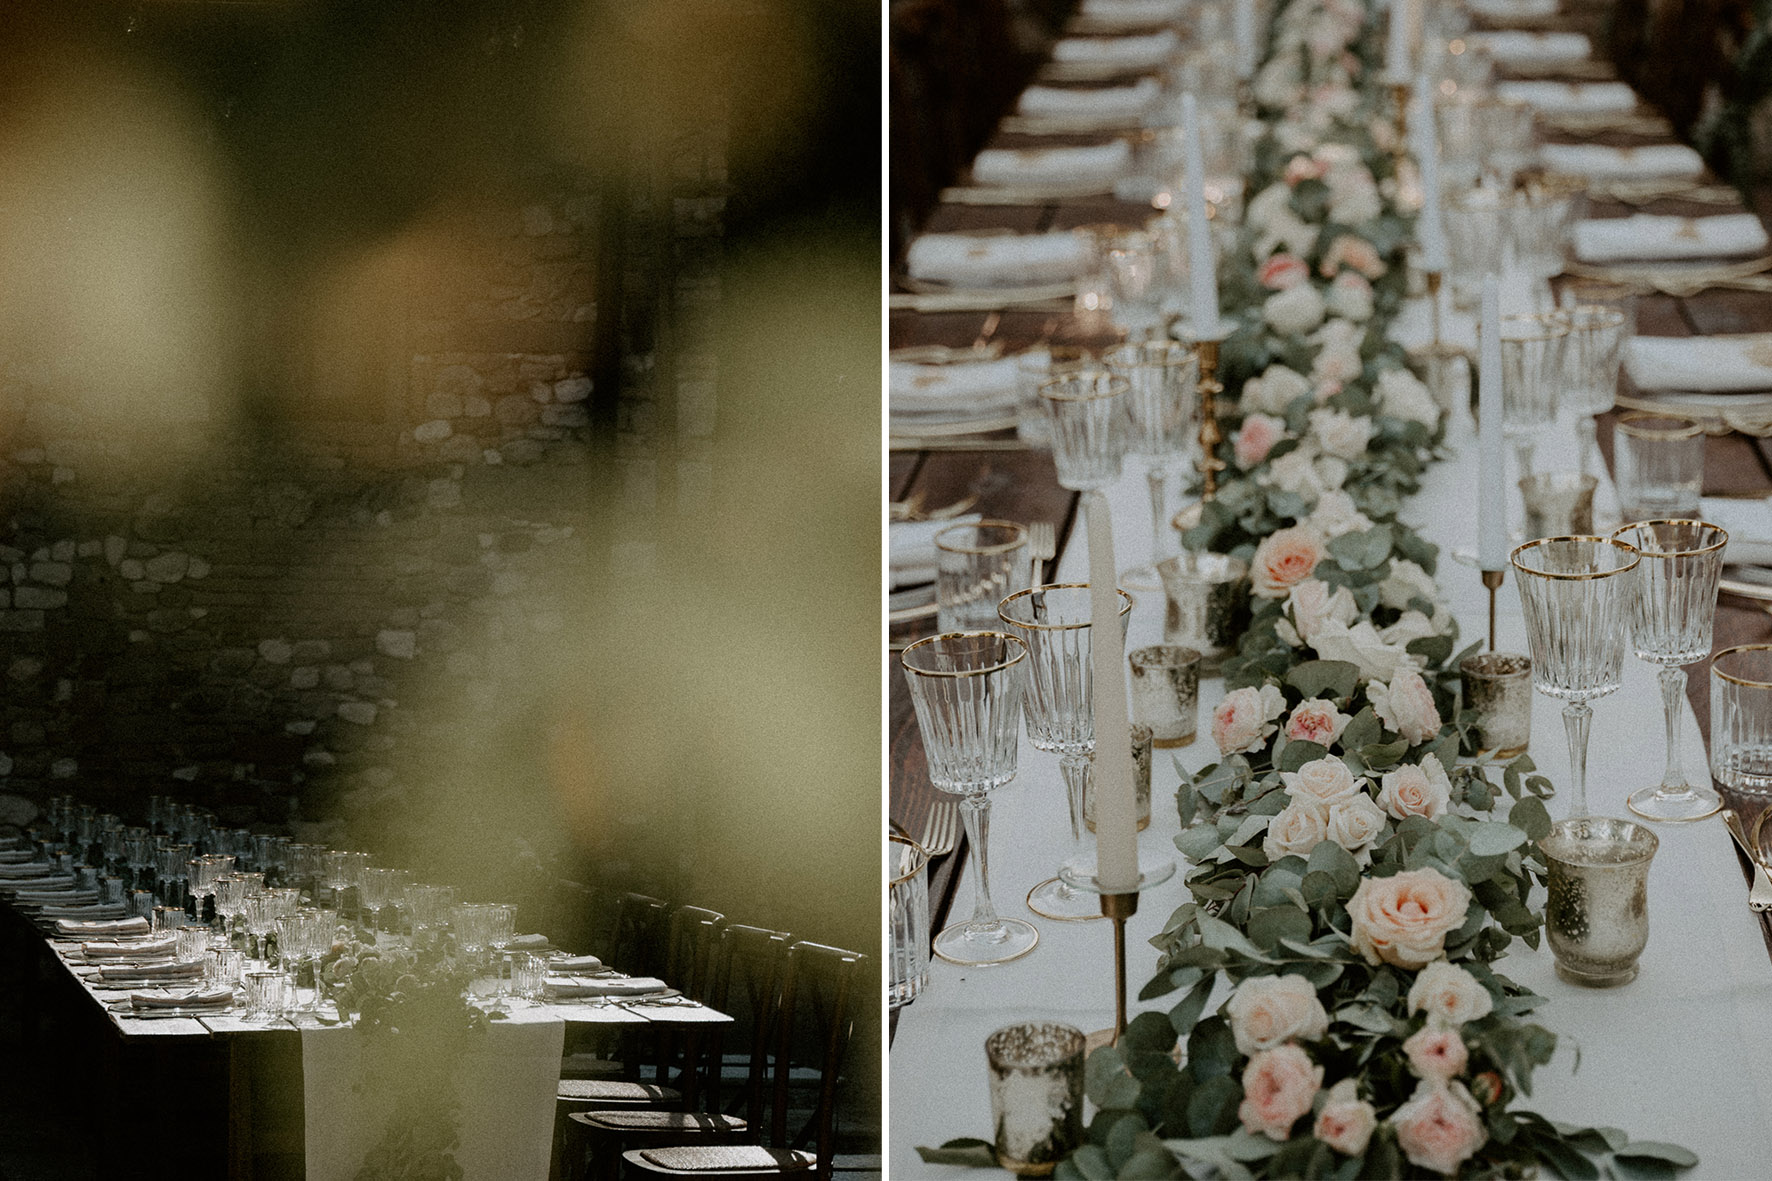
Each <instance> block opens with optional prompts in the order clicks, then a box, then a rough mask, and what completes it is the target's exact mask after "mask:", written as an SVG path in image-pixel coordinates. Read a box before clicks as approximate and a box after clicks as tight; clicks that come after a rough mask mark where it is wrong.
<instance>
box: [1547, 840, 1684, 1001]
mask: <svg viewBox="0 0 1772 1181" xmlns="http://www.w3.org/2000/svg"><path fill="white" fill-rule="evenodd" d="M1660 844H1661V841H1660V839H1659V838H1657V837H1656V835H1655V834H1654V833H1653V832H1651V831H1650V830H1649V829H1648V828H1646V827H1644V826H1643V825H1641V824H1636V823H1633V822H1632V821H1629V820H1614V819H1612V818H1610V817H1606V816H1576V817H1572V818H1571V819H1568V820H1560V821H1558V822H1557V823H1556V824H1554V825H1552V826H1551V831H1550V835H1549V836H1546V837H1545V838H1544V839H1543V840H1541V841H1539V842H1538V845H1539V848H1541V849H1542V850H1544V856H1545V861H1546V863H1547V864H1548V865H1549V867H1550V878H1549V883H1548V884H1549V888H1550V897H1549V899H1548V900H1547V901H1546V902H1545V905H1544V929H1545V933H1546V934H1547V936H1548V937H1549V940H1550V946H1551V952H1552V954H1553V955H1555V956H1556V960H1557V975H1559V976H1561V977H1562V978H1563V979H1564V980H1567V981H1569V982H1570V983H1571V984H1581V985H1585V986H1587V987H1589V988H1614V987H1616V986H1618V985H1620V984H1628V983H1630V982H1631V981H1632V980H1635V979H1636V977H1637V958H1638V957H1639V956H1641V955H1642V954H1643V948H1644V947H1645V946H1646V945H1647V944H1648V942H1649V862H1650V860H1651V859H1652V858H1654V856H1655V850H1656V848H1657V847H1658V846H1659V845H1660Z"/></svg>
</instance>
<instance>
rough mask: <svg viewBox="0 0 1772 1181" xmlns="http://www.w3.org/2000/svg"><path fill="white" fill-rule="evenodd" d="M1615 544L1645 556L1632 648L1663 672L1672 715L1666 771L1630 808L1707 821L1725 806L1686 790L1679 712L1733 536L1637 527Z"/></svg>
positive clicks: (1702, 792) (1673, 524) (1701, 652)
mask: <svg viewBox="0 0 1772 1181" xmlns="http://www.w3.org/2000/svg"><path fill="white" fill-rule="evenodd" d="M1612 536H1613V537H1615V538H1617V539H1618V540H1620V541H1622V542H1625V543H1626V544H1628V545H1631V546H1634V547H1635V548H1636V550H1637V552H1638V553H1640V554H1641V555H1642V559H1641V561H1640V563H1639V564H1638V566H1637V596H1636V603H1635V610H1634V611H1632V613H1631V643H1632V644H1633V646H1634V647H1635V649H1636V653H1637V655H1638V656H1639V657H1641V658H1642V659H1644V660H1647V661H1648V662H1649V663H1651V664H1658V665H1660V666H1661V673H1660V680H1661V704H1662V708H1663V709H1664V710H1665V711H1666V714H1667V768H1666V770H1665V771H1664V772H1663V774H1662V777H1661V782H1660V783H1659V784H1657V785H1655V786H1654V787H1645V788H1639V789H1638V790H1637V791H1634V792H1632V793H1631V794H1630V796H1629V797H1628V798H1627V799H1626V800H1625V803H1626V804H1627V805H1629V807H1630V810H1631V811H1632V812H1635V813H1636V814H1637V815H1639V816H1646V817H1648V818H1649V819H1650V820H1702V819H1703V818H1704V817H1706V816H1709V815H1711V814H1712V813H1713V812H1717V811H1719V810H1721V808H1722V807H1723V800H1722V797H1721V796H1719V795H1717V793H1716V792H1715V791H1712V790H1711V788H1710V787H1709V786H1708V785H1700V784H1694V783H1691V782H1689V781H1688V780H1687V779H1686V772H1685V770H1684V769H1683V768H1682V767H1681V766H1680V707H1681V705H1682V704H1683V703H1684V701H1685V697H1686V670H1685V669H1684V668H1682V667H1681V666H1682V665H1686V664H1693V663H1695V662H1697V661H1700V660H1703V659H1704V658H1705V657H1706V656H1708V655H1710V645H1711V632H1712V630H1713V626H1714V624H1715V623H1716V618H1717V584H1718V582H1719V581H1720V580H1721V579H1722V577H1723V547H1724V546H1725V545H1727V544H1728V543H1729V534H1728V533H1727V532H1725V531H1724V530H1722V529H1719V528H1718V527H1717V526H1715V525H1710V524H1706V523H1705V522H1703V521H1638V522H1636V523H1635V524H1630V525H1624V526H1622V527H1620V528H1619V529H1617V530H1616V531H1615V532H1614V533H1613V534H1612Z"/></svg>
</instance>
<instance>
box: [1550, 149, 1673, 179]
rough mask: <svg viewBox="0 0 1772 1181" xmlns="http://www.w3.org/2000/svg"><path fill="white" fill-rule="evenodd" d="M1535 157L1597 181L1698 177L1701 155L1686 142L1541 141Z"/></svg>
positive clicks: (1559, 169) (1557, 168) (1553, 169)
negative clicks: (1632, 145) (1616, 144)
mask: <svg viewBox="0 0 1772 1181" xmlns="http://www.w3.org/2000/svg"><path fill="white" fill-rule="evenodd" d="M1538 158H1539V160H1540V162H1542V163H1543V164H1544V167H1545V168H1546V170H1548V171H1550V172H1567V173H1571V174H1573V175H1575V176H1585V177H1590V178H1593V179H1599V180H1643V179H1648V178H1651V177H1687V176H1697V175H1699V174H1700V173H1702V172H1703V171H1704V157H1702V156H1700V155H1699V154H1698V153H1697V152H1695V151H1693V150H1692V149H1691V148H1689V147H1687V146H1686V145H1685V144H1644V145H1643V146H1642V147H1638V148H1614V147H1608V146H1607V145H1605V144H1544V145H1543V146H1542V147H1540V148H1539V149H1538Z"/></svg>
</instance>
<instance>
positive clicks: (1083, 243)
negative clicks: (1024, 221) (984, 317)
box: [905, 230, 1094, 287]
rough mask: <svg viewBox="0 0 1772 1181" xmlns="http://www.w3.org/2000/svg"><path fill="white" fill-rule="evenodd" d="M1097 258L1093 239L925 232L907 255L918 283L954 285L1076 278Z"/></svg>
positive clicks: (1003, 284)
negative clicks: (930, 282)
mask: <svg viewBox="0 0 1772 1181" xmlns="http://www.w3.org/2000/svg"><path fill="white" fill-rule="evenodd" d="M1093 260H1094V253H1093V252H1092V251H1091V250H1090V244H1089V240H1088V239H1087V238H1085V237H1083V236H1082V235H1081V234H1073V233H1071V232H1070V231H1068V230H1062V231H1059V232H1057V233H1051V234H924V235H923V236H922V237H920V238H918V239H917V240H916V241H915V242H912V243H911V248H910V250H909V251H907V252H906V254H905V268H906V269H907V270H909V271H910V273H911V277H912V278H913V279H926V280H930V281H933V282H939V283H951V284H953V285H954V286H955V287H1027V286H1033V285H1035V284H1040V283H1062V282H1064V281H1066V280H1067V279H1075V278H1076V277H1077V276H1078V275H1080V274H1082V273H1083V272H1084V271H1085V270H1087V269H1088V268H1089V266H1090V265H1091V263H1092V262H1093Z"/></svg>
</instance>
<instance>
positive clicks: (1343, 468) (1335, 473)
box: [1314, 455, 1348, 492]
mask: <svg viewBox="0 0 1772 1181" xmlns="http://www.w3.org/2000/svg"><path fill="white" fill-rule="evenodd" d="M1314 466H1315V467H1316V469H1317V484H1318V486H1319V487H1321V488H1322V489H1323V490H1324V491H1325V492H1329V491H1333V490H1335V489H1337V488H1339V487H1341V486H1342V485H1343V484H1345V483H1346V482H1347V472H1348V466H1347V460H1345V459H1343V458H1341V456H1339V455H1319V456H1317V458H1316V460H1315V461H1314Z"/></svg>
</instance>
